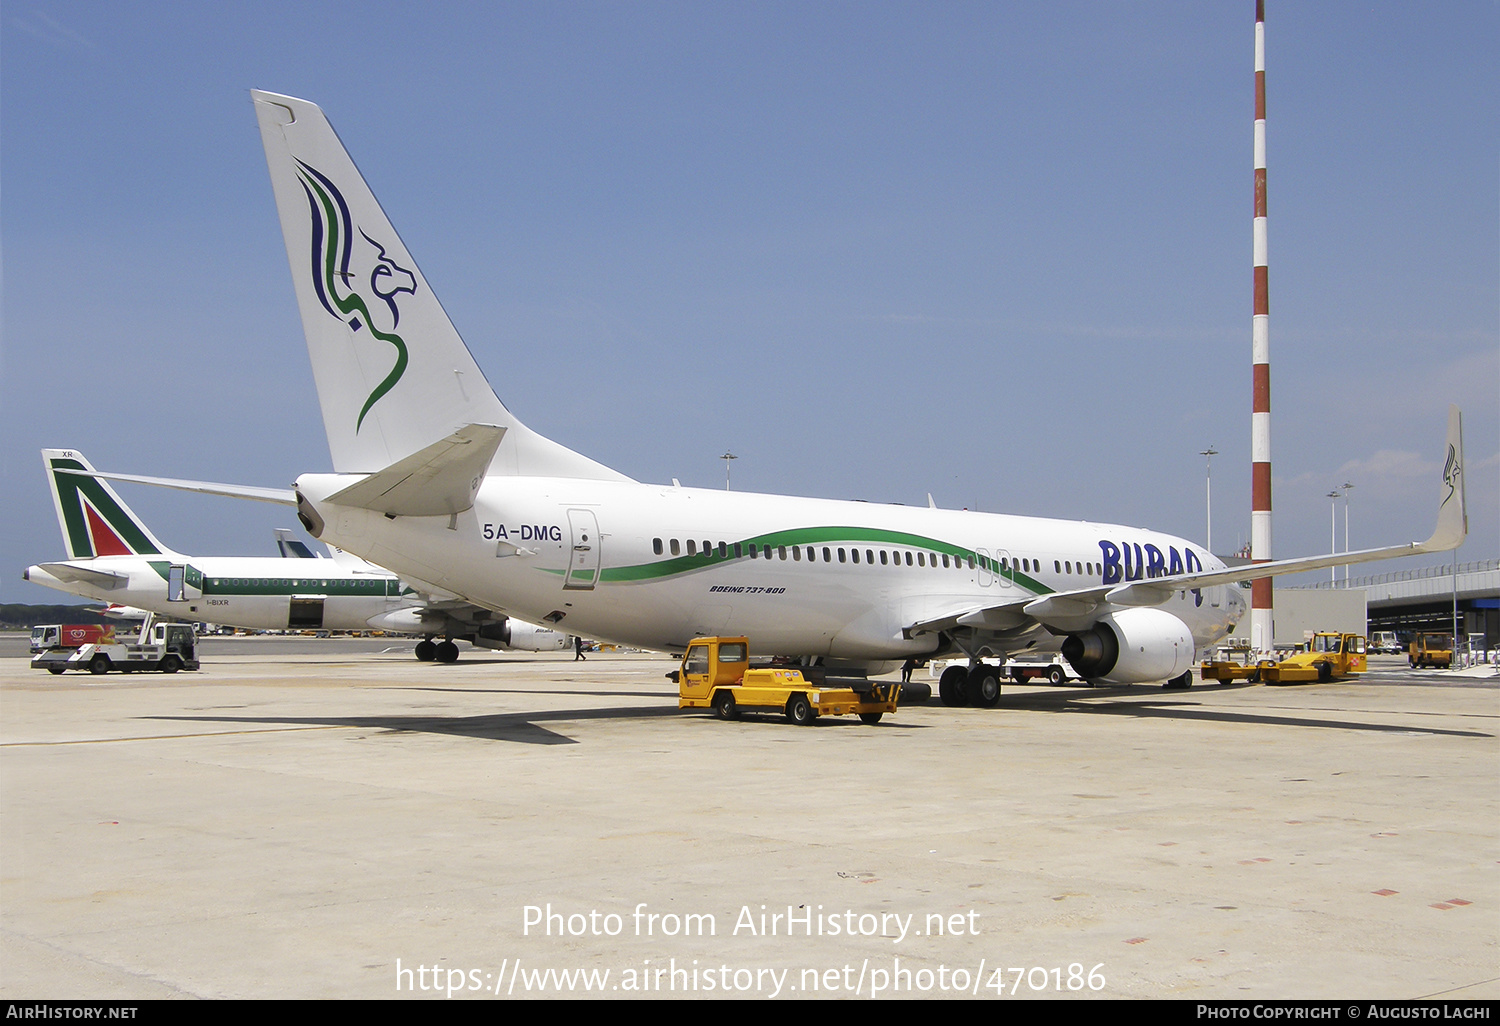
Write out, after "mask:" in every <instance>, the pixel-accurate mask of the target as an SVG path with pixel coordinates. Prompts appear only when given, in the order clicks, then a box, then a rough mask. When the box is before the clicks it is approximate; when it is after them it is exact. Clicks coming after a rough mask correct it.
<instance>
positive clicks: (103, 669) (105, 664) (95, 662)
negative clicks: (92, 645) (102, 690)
mask: <svg viewBox="0 0 1500 1026" xmlns="http://www.w3.org/2000/svg"><path fill="white" fill-rule="evenodd" d="M89 672H90V673H93V674H104V673H108V672H109V656H107V655H96V656H94V658H92V659H90V660H89Z"/></svg>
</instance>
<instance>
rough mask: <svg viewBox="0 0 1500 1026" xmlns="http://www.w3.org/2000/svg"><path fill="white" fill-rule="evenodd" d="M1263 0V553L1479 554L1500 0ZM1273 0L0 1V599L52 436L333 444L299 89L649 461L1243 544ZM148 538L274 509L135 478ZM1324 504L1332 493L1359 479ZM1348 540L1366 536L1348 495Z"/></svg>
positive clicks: (236, 453)
mask: <svg viewBox="0 0 1500 1026" xmlns="http://www.w3.org/2000/svg"><path fill="white" fill-rule="evenodd" d="M1268 7H1269V11H1268V14H1267V18H1268V29H1267V36H1268V57H1267V63H1268V66H1269V67H1268V73H1267V80H1268V105H1269V111H1268V113H1269V132H1268V134H1269V183H1270V184H1269V212H1270V228H1269V237H1270V282H1271V293H1270V296H1271V351H1272V409H1273V426H1272V444H1273V472H1274V505H1275V528H1274V530H1275V553H1276V554H1277V555H1279V556H1293V555H1305V554H1310V553H1314V552H1321V551H1327V548H1328V544H1329V500H1328V499H1327V498H1326V493H1327V492H1328V491H1329V489H1330V488H1332V487H1334V486H1337V485H1341V484H1343V483H1344V482H1345V481H1350V482H1353V483H1354V485H1355V488H1354V490H1353V494H1352V499H1351V513H1350V521H1351V525H1352V533H1353V544H1354V547H1355V548H1360V547H1368V546H1374V545H1382V544H1391V543H1398V542H1402V541H1407V540H1411V539H1414V538H1418V537H1425V536H1426V534H1427V532H1428V530H1429V529H1430V524H1431V517H1432V514H1433V509H1434V507H1435V504H1436V500H1435V493H1436V485H1435V479H1436V474H1437V471H1438V467H1437V459H1438V456H1439V452H1440V446H1441V441H1442V430H1443V425H1444V417H1445V410H1446V406H1447V404H1448V403H1449V402H1458V403H1459V404H1460V405H1462V406H1463V408H1464V411H1465V417H1466V420H1465V426H1466V441H1467V448H1468V461H1469V502H1470V510H1471V536H1470V540H1469V541H1468V542H1467V543H1466V545H1465V546H1464V548H1463V549H1462V550H1460V557H1459V558H1460V559H1485V558H1493V557H1494V556H1495V555H1496V554H1497V553H1500V512H1497V507H1500V499H1497V492H1500V486H1497V482H1500V331H1497V319H1500V302H1497V293H1500V187H1497V185H1500V182H1497V170H1500V146H1497V141H1500V119H1497V116H1496V113H1497V99H1500V62H1497V61H1496V59H1495V40H1496V39H1497V38H1500V32H1497V29H1500V13H1497V6H1496V4H1495V3H1493V2H1475V3H1461V2H1460V3H1450V4H1442V5H1436V6H1422V5H1411V4H1396V3H1383V2H1382V3H1373V4H1369V3H1367V4H1359V5H1354V4H1337V3H1330V4H1295V5H1294V4H1291V3H1283V2H1280V0H1270V2H1269V4H1268ZM1253 17H1254V4H1253V2H1252V0H1243V2H1234V3H1212V4H1205V3H1200V2H1181V3H1149V2H1147V3H1133V4H1125V3H1102V2H1090V3H1078V2H1058V3H1047V4H1038V3H1001V2H993V3H948V4H942V5H933V4H896V3H815V2H797V3H746V4H712V3H484V4H433V5H411V4H390V3H361V4H355V3H317V2H312V3H308V2H298V3H277V2H266V3H257V4H254V5H248V4H184V3H180V2H176V3H151V2H140V3H132V4H129V5H125V4H117V3H67V2H24V0H4V3H0V247H3V253H0V255H3V261H4V263H3V271H4V279H3V290H4V291H3V303H4V307H3V322H0V326H3V336H0V338H3V341H0V345H3V348H0V404H3V405H0V435H3V438H4V444H3V447H0V477H3V483H0V487H3V490H4V495H5V502H4V503H3V504H0V517H3V522H0V601H29V602H49V601H53V600H54V598H55V597H56V595H57V593H55V592H52V591H51V590H49V589H44V588H40V587H36V586H32V585H27V584H25V583H24V582H22V581H21V580H20V579H19V575H20V571H21V569H22V568H23V567H24V566H25V565H26V564H28V563H31V562H36V561H39V560H43V559H52V558H58V557H60V556H61V554H62V547H61V540H60V538H59V535H58V532H57V526H56V520H55V517H54V515H53V513H52V509H51V503H50V500H49V498H48V495H47V492H46V488H45V482H44V479H43V476H42V472H41V463H40V457H39V455H38V452H39V450H40V449H41V448H43V447H44V446H71V447H77V448H79V449H81V450H82V451H83V452H85V453H86V454H87V455H88V456H89V457H90V458H91V459H92V460H93V462H94V463H95V464H96V465H98V466H100V467H104V468H107V469H112V470H119V471H122V472H129V473H143V474H159V475H165V476H177V477H194V478H203V479H209V480H221V481H233V482H240V483H245V484H261V485H285V484H289V483H290V482H291V480H292V479H293V478H294V477H295V476H296V475H297V474H299V473H302V472H307V471H320V470H326V469H328V465H329V464H328V454H327V447H326V443H325V441H324V438H323V433H322V428H321V420H320V417H319V414H318V410H317V399H316V395H315V393H314V391H313V387H312V381H311V374H310V372H309V370H308V366H307V357H306V352H305V348H304V345H303V341H302V334H301V327H300V323H299V321H298V319H297V314H296V309H295V303H294V299H293V295H292V290H291V284H290V277H289V273H288V269H287V263H286V255H285V250H284V248H283V246H282V242H281V237H280V232H279V229H278V226H277V221H276V215H275V209H274V203H273V200H272V196H271V189H270V184H269V181H268V180H267V175H266V167H265V160H264V157H263V155H262V153H261V149H260V141H259V136H258V133H257V131H256V126H255V120H254V116H253V113H252V110H251V105H250V100H249V95H248V90H249V89H250V88H252V87H255V88H264V89H269V90H273V91H276V92H283V93H290V94H293V95H299V96H304V97H306V98H308V99H311V100H313V101H315V102H317V103H318V104H320V105H321V106H322V107H323V109H324V110H325V111H326V112H327V114H328V116H329V118H330V120H331V121H332V122H333V124H334V126H335V127H336V128H337V129H338V131H339V133H340V136H341V137H342V139H343V141H344V143H345V144H346V146H347V147H348V148H349V150H350V152H351V154H352V155H353V157H354V159H355V160H356V162H358V163H359V165H360V168H361V170H362V171H363V172H364V174H365V176H366V178H367V179H368V181H369V182H370V184H371V186H372V187H373V188H374V190H375V192H376V195H377V196H379V197H380V199H381V201H382V203H383V205H384V206H385V209H386V211H387V213H388V214H389V215H390V218H391V220H392V222H393V223H394V224H395V225H396V227H397V229H398V230H399V231H400V232H401V234H402V237H403V239H404V241H405V242H406V244H407V247H408V249H409V250H410V251H411V252H412V253H413V255H414V256H415V257H416V259H417V260H418V262H419V263H420V264H421V266H422V269H423V272H424V274H425V275H426V277H427V279H428V281H429V282H430V283H431V285H432V286H433V288H434V289H435V291H436V292H437V294H438V295H439V296H440V297H441V298H442V300H443V303H444V305H445V306H446V308H447V310H448V312H449V314H450V316H451V317H452V319H453V321H454V323H455V324H456V325H457V326H458V328H459V330H460V332H461V333H463V335H464V337H465V339H466V341H467V342H468V344H469V346H470V348H471V349H472V350H473V351H474V353H475V357H476V359H477V360H478V362H479V364H480V366H481V367H482V368H484V370H485V372H486V374H487V375H488V376H489V378H490V381H491V383H492V384H493V385H494V386H495V388H496V391H497V392H498V393H499V394H500V396H501V398H502V399H504V400H505V401H506V403H507V405H509V406H510V407H511V409H512V410H513V411H514V412H515V413H516V414H517V415H518V416H520V417H521V418H522V419H523V420H525V421H526V422H527V423H528V424H529V425H530V426H531V427H533V428H535V429H537V430H539V431H541V432H542V433H544V434H547V435H549V436H551V437H554V438H556V439H558V440H559V441H562V442H564V443H565V444H567V445H569V446H571V447H573V448H575V449H577V450H579V451H580V452H583V453H585V454H587V455H589V456H592V457H594V458H595V459H598V460H600V461H602V462H604V463H606V464H609V465H610V466H613V467H615V468H617V469H619V470H621V471H623V472H625V473H627V474H630V475H631V476H633V477H636V478H638V479H641V480H650V481H665V480H667V479H670V478H672V477H677V478H680V479H681V480H682V481H683V483H684V484H695V485H705V486H711V487H712V486H722V483H723V477H724V471H723V464H722V463H721V462H720V461H719V460H718V459H717V457H718V456H719V455H720V454H721V453H723V452H724V451H725V449H726V448H727V449H731V450H733V451H734V452H735V453H736V454H738V455H739V457H740V459H739V460H738V461H736V463H735V465H734V480H735V486H736V488H737V489H745V490H756V491H769V492H789V493H796V494H807V495H823V496H832V497H841V498H863V499H869V500H872V501H894V502H905V503H924V502H925V501H926V494H927V493H928V492H931V493H932V494H933V495H934V497H935V498H936V499H937V501H938V502H939V504H941V505H945V506H967V507H969V508H978V509H986V510H993V511H1000V512H1014V513H1022V514H1033V515H1040V516H1061V517H1072V518H1080V519H1090V520H1096V521H1109V522H1116V523H1126V524H1135V525H1141V526H1149V527H1153V528H1157V529H1160V530H1165V531H1171V532H1174V533H1178V534H1181V535H1185V536H1188V537H1191V538H1196V539H1201V538H1202V537H1203V533H1204V460H1203V458H1202V457H1200V456H1199V455H1198V453H1199V451H1200V450H1202V449H1203V448H1205V447H1206V446H1208V445H1210V444H1212V445H1213V446H1214V447H1215V448H1217V449H1218V450H1219V453H1220V455H1218V456H1217V457H1215V459H1214V468H1213V472H1214V547H1215V549H1216V550H1218V551H1221V552H1222V551H1227V550H1231V549H1233V548H1235V547H1236V546H1237V544H1238V543H1239V542H1241V541H1243V540H1245V539H1247V538H1248V532H1249V527H1248V524H1249V505H1250V501H1249V482H1250V467H1249V461H1250V454H1249V446H1250V387H1249V385H1250V301H1251V290H1250V283H1251V274H1250V255H1251V254H1250V246H1251V234H1250V233H1251V118H1252V92H1251V87H1252V40H1253ZM122 491H123V492H124V494H125V496H126V498H127V500H128V501H129V502H130V503H131V504H132V505H133V506H135V508H136V509H137V510H138V511H140V512H142V513H143V514H146V516H147V517H148V519H149V521H150V523H151V525H152V527H153V528H154V529H155V530H156V532H157V533H158V535H159V536H161V537H162V538H163V540H165V541H166V542H168V543H169V544H171V545H173V546H174V547H176V548H179V549H181V550H183V551H186V552H189V553H196V554H210V553H213V554H221V553H237V554H271V553H273V552H274V548H273V543H272V538H271V529H272V528H274V527H277V526H293V518H292V516H291V514H290V511H289V510H282V509H278V508H275V507H271V506H263V505H260V504H242V503H236V502H232V501H230V500H224V499H211V498H204V497H198V496H190V495H185V494H181V493H173V492H159V491H156V490H152V489H145V488H140V487H134V486H122ZM1340 524H1342V507H1340ZM1339 545H1340V547H1342V545H1343V538H1342V527H1340V538H1339Z"/></svg>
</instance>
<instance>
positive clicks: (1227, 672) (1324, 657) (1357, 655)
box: [1200, 631, 1367, 684]
mask: <svg viewBox="0 0 1500 1026" xmlns="http://www.w3.org/2000/svg"><path fill="white" fill-rule="evenodd" d="M1365 648H1366V645H1365V636H1364V635H1363V634H1338V633H1335V632H1333V631H1319V632H1318V633H1317V634H1314V635H1313V637H1312V641H1311V642H1310V643H1309V644H1308V646H1307V651H1306V652H1299V653H1297V654H1296V655H1294V656H1290V657H1288V658H1286V659H1283V660H1282V661H1281V662H1279V663H1277V662H1271V661H1269V660H1265V661H1262V662H1260V663H1257V664H1255V665H1253V666H1241V665H1240V664H1239V663H1233V662H1229V663H1204V664H1203V666H1202V668H1201V670H1200V672H1201V673H1202V676H1203V679H1204V680H1248V681H1249V682H1250V683H1251V684H1326V683H1327V682H1328V681H1331V680H1337V679H1339V678H1342V677H1350V676H1353V675H1354V674H1356V673H1364V672H1365V670H1366V669H1367V663H1366V658H1365Z"/></svg>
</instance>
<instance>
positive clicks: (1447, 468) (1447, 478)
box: [1438, 442, 1463, 509]
mask: <svg viewBox="0 0 1500 1026" xmlns="http://www.w3.org/2000/svg"><path fill="white" fill-rule="evenodd" d="M1462 475H1463V467H1461V466H1459V462H1458V449H1457V447H1455V446H1454V445H1453V443H1451V442H1450V443H1448V460H1447V462H1446V463H1444V464H1443V484H1445V485H1447V486H1448V494H1447V495H1445V496H1443V501H1442V502H1440V503H1439V504H1438V508H1439V509H1441V508H1442V507H1444V506H1446V505H1448V500H1449V499H1451V498H1453V495H1454V493H1455V492H1457V491H1458V486H1459V482H1460V478H1461V476H1462Z"/></svg>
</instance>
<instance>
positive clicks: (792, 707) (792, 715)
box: [786, 695, 817, 727]
mask: <svg viewBox="0 0 1500 1026" xmlns="http://www.w3.org/2000/svg"><path fill="white" fill-rule="evenodd" d="M816 716H817V714H816V713H814V712H813V707H812V703H811V702H809V701H808V700H807V696H806V695H793V696H792V697H791V698H788V699H787V700H786V718H787V721H788V722H790V723H795V724H797V726H799V727H804V726H807V725H808V724H809V723H811V722H812V721H813V719H814V718H815V717H816Z"/></svg>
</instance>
